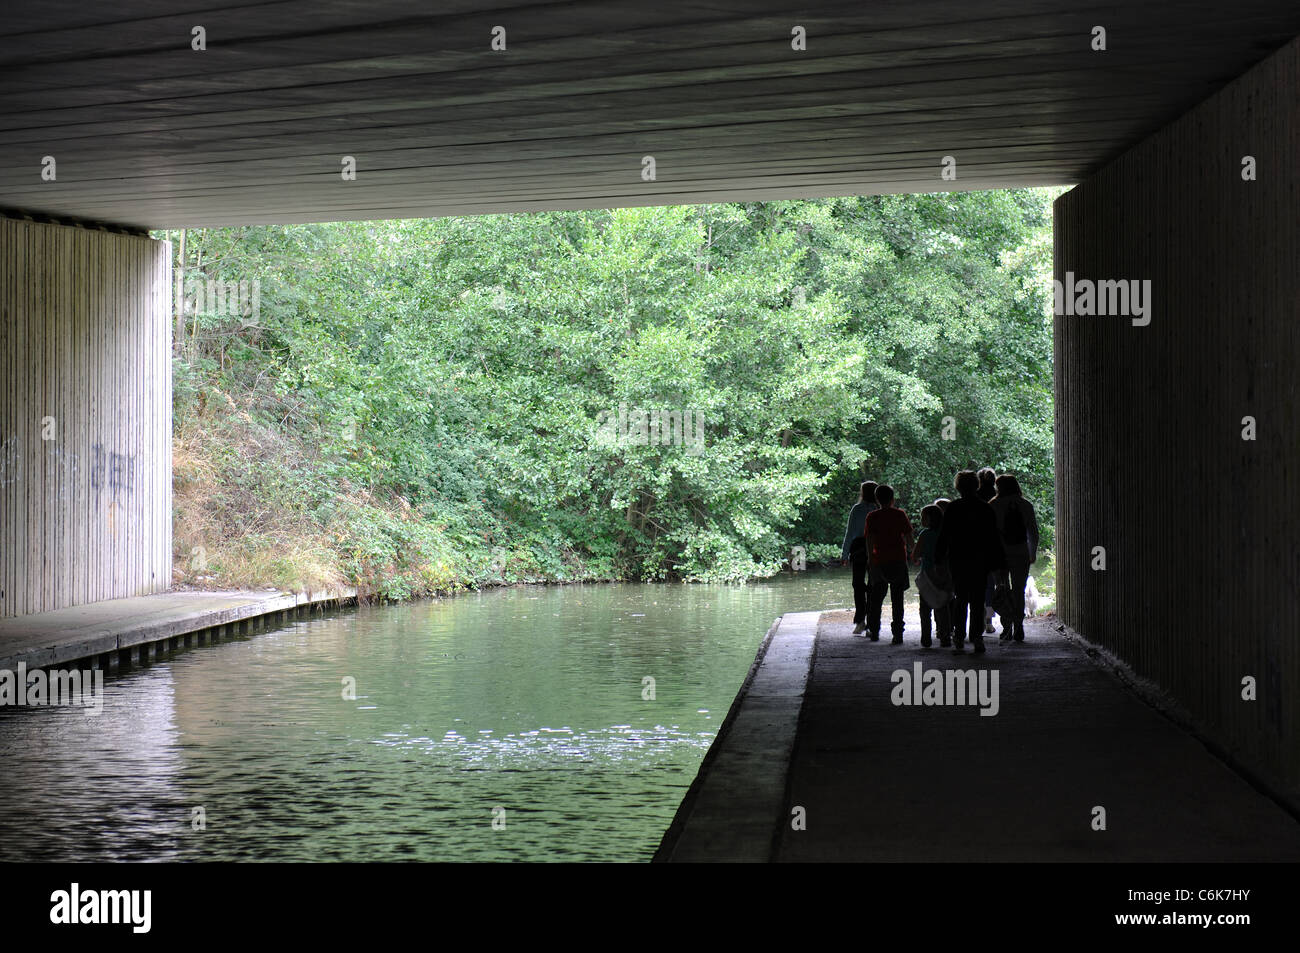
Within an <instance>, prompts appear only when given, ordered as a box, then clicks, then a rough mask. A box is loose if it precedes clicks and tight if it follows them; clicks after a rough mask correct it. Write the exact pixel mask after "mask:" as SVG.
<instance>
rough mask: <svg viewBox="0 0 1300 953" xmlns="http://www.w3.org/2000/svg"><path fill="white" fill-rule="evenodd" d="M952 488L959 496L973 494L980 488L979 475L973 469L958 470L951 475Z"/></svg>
mask: <svg viewBox="0 0 1300 953" xmlns="http://www.w3.org/2000/svg"><path fill="white" fill-rule="evenodd" d="M952 488H953V489H954V490H956V491H957V494H958V495H959V496H974V495H975V494H976V492H978V491H979V488H980V481H979V477H977V476H976V475H975V471H974V470H959V471H958V472H957V475H956V476H955V477H953V481H952Z"/></svg>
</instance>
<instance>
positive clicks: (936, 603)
mask: <svg viewBox="0 0 1300 953" xmlns="http://www.w3.org/2000/svg"><path fill="white" fill-rule="evenodd" d="M916 591H917V592H919V593H920V594H921V598H922V599H924V600H925V604H926V605H928V606H929V607H930V608H931V609H942V608H943V607H944V606H946V605H947V604H948V603H949V602H951V601H952V591H951V590H950V589H948V588H947V587H945V586H943V585H940V583H939V581H938V580H936V579H935V578H934V577H933V576H931V575H930V573H929V572H928V571H927V570H924V569H922V570H921V571H920V572H918V573H917V574H916Z"/></svg>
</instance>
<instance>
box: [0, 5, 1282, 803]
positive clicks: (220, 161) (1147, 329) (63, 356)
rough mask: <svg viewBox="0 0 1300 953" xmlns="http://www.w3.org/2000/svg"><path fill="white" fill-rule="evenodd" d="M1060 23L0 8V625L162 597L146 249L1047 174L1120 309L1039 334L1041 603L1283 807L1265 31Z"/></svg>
mask: <svg viewBox="0 0 1300 953" xmlns="http://www.w3.org/2000/svg"><path fill="white" fill-rule="evenodd" d="M1060 6H1061V5H1060V4H1059V2H1057V0H970V2H963V3H957V2H953V0H909V2H907V3H895V2H880V3H862V2H853V3H850V2H833V3H826V4H818V5H816V6H815V7H799V8H792V7H789V6H788V5H784V4H776V3H772V2H768V0H716V2H711V3H704V4H701V3H698V2H692V3H668V4H652V5H646V4H642V3H632V2H622V0H619V2H599V3H597V2H582V0H578V2H563V3H545V2H543V3H529V2H524V3H519V4H513V5H509V6H505V5H500V6H493V5H491V4H483V3H471V2H469V0H453V2H448V3H444V4H440V5H438V6H437V8H436V10H435V11H434V12H430V8H429V6H428V5H427V4H421V3H415V2H408V3H396V2H386V0H377V2H368V3H359V2H351V0H311V2H306V0H303V2H298V0H287V2H278V3H264V4H254V5H243V6H232V7H213V8H208V9H201V10H196V11H194V12H177V11H176V5H175V4H174V3H169V2H165V0H124V2H122V3H115V4H111V5H110V4H100V5H93V4H81V3H73V2H63V0H45V2H40V3H36V2H27V0H21V2H18V3H15V4H10V5H9V6H8V7H7V8H6V11H5V16H4V17H3V18H2V19H0V209H4V210H6V212H7V215H8V218H7V220H6V221H4V222H3V223H0V226H2V227H0V276H3V285H2V286H0V309H2V310H3V321H2V322H0V615H5V616H14V615H21V614H25V613H30V612H36V611H41V610H48V609H56V608H60V607H62V606H68V605H77V604H82V603H85V602H89V601H94V600H97V599H104V598H111V597H118V596H128V595H138V594H141V593H146V592H152V591H158V590H159V589H162V588H165V587H166V586H167V585H168V584H169V581H170V562H171V557H172V553H171V538H170V489H169V488H170V483H171V461H170V444H169V434H170V414H171V411H170V376H169V374H170V371H169V364H168V354H169V334H170V330H169V329H170V325H171V322H170V304H169V295H168V289H169V288H170V287H171V275H170V271H169V267H170V266H169V264H168V261H169V256H168V255H167V254H166V250H165V248H164V247H163V246H161V245H160V243H155V242H152V241H150V240H149V239H148V238H146V237H143V230H144V229H148V228H166V227H177V226H215V225H235V224H256V223H271V222H303V221H331V220H340V219H370V218H392V217H417V216H432V215H447V214H456V213H477V212H503V211H527V210H540V209H559V208H583V207H612V206H630V205H658V204H670V203H680V202H710V201H723V200H760V199H774V198H796V197H807V196H818V195H837V194H858V193H883V192H914V191H940V190H945V189H986V188H1001V187H1010V186H1024V185H1039V184H1073V183H1078V187H1077V188H1075V189H1074V190H1073V191H1071V192H1069V193H1067V194H1066V195H1064V196H1063V197H1062V198H1061V199H1060V200H1059V201H1058V204H1057V209H1056V213H1057V236H1056V250H1055V254H1056V263H1055V268H1056V272H1057V277H1058V279H1066V278H1067V276H1068V277H1070V278H1071V279H1072V280H1073V282H1074V283H1076V284H1078V283H1079V282H1081V281H1083V282H1093V281H1102V280H1124V281H1138V282H1143V281H1150V282H1151V285H1150V289H1151V291H1150V301H1149V304H1150V313H1149V315H1148V317H1149V322H1144V323H1141V324H1138V323H1134V322H1133V321H1131V320H1129V318H1128V317H1127V316H1124V315H1105V316H1099V315H1095V314H1094V315H1087V314H1073V315H1065V316H1060V317H1058V318H1057V321H1056V327H1055V359H1056V398H1057V401H1056V415H1057V420H1056V434H1057V447H1056V453H1057V507H1058V513H1059V517H1058V523H1059V525H1058V530H1057V532H1058V559H1059V567H1058V579H1059V588H1060V612H1061V616H1062V618H1063V620H1064V621H1065V622H1066V623H1068V624H1069V626H1070V627H1071V628H1073V629H1074V630H1076V631H1078V632H1080V633H1082V634H1083V635H1084V636H1086V637H1087V638H1089V639H1091V640H1093V641H1095V642H1098V643H1100V644H1102V645H1104V646H1105V647H1107V648H1109V649H1110V650H1112V651H1113V652H1114V653H1115V654H1116V655H1118V656H1119V657H1121V658H1122V659H1124V660H1125V661H1126V662H1127V663H1128V664H1129V665H1131V666H1132V667H1133V669H1134V670H1135V671H1136V672H1137V673H1138V674H1140V675H1142V676H1145V677H1147V678H1150V679H1152V680H1153V681H1154V682H1156V683H1157V684H1159V685H1160V686H1161V687H1162V688H1163V689H1164V690H1166V691H1167V692H1168V693H1169V694H1170V696H1171V697H1172V698H1173V699H1174V701H1175V702H1176V703H1177V704H1178V705H1180V706H1182V707H1184V708H1185V709H1186V711H1187V713H1188V714H1189V716H1190V717H1191V718H1192V719H1193V720H1194V721H1195V722H1197V723H1198V724H1199V725H1200V726H1201V727H1202V729H1203V730H1204V732H1205V733H1206V735H1207V736H1208V737H1210V738H1212V739H1213V740H1214V742H1215V743H1216V744H1217V745H1218V746H1219V747H1220V749H1221V750H1222V751H1223V753H1224V754H1225V755H1226V756H1227V757H1229V758H1230V759H1232V760H1234V761H1235V762H1236V763H1237V764H1239V765H1241V766H1242V767H1243V768H1245V769H1246V770H1248V771H1249V772H1251V773H1252V774H1253V775H1254V776H1255V777H1257V778H1258V779H1259V780H1260V781H1261V783H1263V784H1265V785H1267V786H1268V787H1269V788H1270V789H1272V790H1274V791H1276V792H1279V793H1280V795H1281V796H1282V797H1284V798H1286V799H1288V800H1290V801H1291V803H1293V804H1296V803H1300V754H1298V752H1300V745H1297V735H1298V733H1300V700H1298V698H1300V609H1298V608H1297V605H1296V601H1295V598H1294V587H1295V581H1296V579H1297V578H1300V542H1298V541H1300V525H1298V524H1300V513H1298V512H1297V508H1296V506H1295V505H1294V502H1293V501H1294V500H1295V499H1296V498H1297V495H1300V485H1298V484H1300V457H1298V456H1297V453H1296V436H1297V432H1298V431H1297V423H1298V421H1297V419H1296V415H1297V411H1296V409H1297V406H1300V401H1297V393H1296V386H1297V385H1296V377H1295V374H1294V371H1293V368H1292V365H1293V364H1294V361H1295V358H1296V356H1297V354H1298V353H1300V347H1298V346H1297V345H1300V341H1298V340H1297V333H1298V332H1297V327H1300V323H1298V320H1297V319H1300V268H1298V267H1297V265H1298V264H1300V214H1298V212H1300V173H1298V169H1300V122H1298V121H1297V113H1298V107H1297V90H1300V43H1297V41H1296V39H1295V38H1296V37H1297V34H1300V7H1298V6H1297V5H1296V4H1294V3H1293V2H1289V0H1288V2H1264V0H1242V2H1238V3H1234V4H1230V5H1224V4H1222V3H1220V2H1217V0H1193V2H1185V3H1177V4H1170V5H1169V6H1168V7H1167V8H1165V7H1157V6H1156V5H1154V4H1128V5H1113V4H1102V3H1089V2H1082V3H1078V4H1074V5H1072V6H1071V9H1070V10H1069V11H1068V12H1064V13H1063V12H1060V11H1059V10H1058V9H1057V8H1059V7H1060ZM498 27H500V28H502V29H500V30H498V29H496V28H498ZM1098 28H1100V30H1101V31H1104V49H1101V48H1099V47H1100V46H1101V44H1102V32H1099V29H1098ZM200 39H201V40H202V42H201V43H200ZM494 45H495V46H496V47H502V46H503V47H504V48H494ZM199 46H202V47H203V48H202V49H198V48H196V47H199ZM348 157H350V158H351V159H352V160H354V161H355V171H356V175H355V178H348V177H345V176H344V175H343V174H342V173H343V171H344V169H345V168H346V165H345V161H346V159H347V158H348ZM647 157H653V159H654V175H653V177H651V176H650V175H649V174H648V167H647V163H646V161H645V160H646V159H647ZM945 157H951V159H952V162H951V163H948V164H946V165H947V168H948V169H949V171H950V175H951V172H952V171H954V170H955V178H951V177H948V178H945V177H944V171H945V162H944V159H945ZM1247 418H1249V420H1250V423H1249V424H1247V422H1246V421H1247ZM51 421H52V422H53V423H52V424H51ZM51 428H52V429H51ZM1248 432H1249V434H1250V437H1246V436H1245V435H1246V434H1247V433H1248ZM1099 548H1100V549H1101V550H1104V558H1105V563H1104V565H1105V568H1104V569H1102V568H1097V567H1098V566H1099V563H1098V556H1097V554H1098V550H1099ZM1247 683H1249V684H1253V685H1254V686H1255V687H1254V688H1253V692H1254V696H1253V698H1254V700H1251V699H1250V698H1247V697H1244V694H1245V693H1244V690H1243V686H1244V685H1245V684H1247Z"/></svg>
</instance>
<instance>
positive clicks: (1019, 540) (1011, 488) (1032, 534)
mask: <svg viewBox="0 0 1300 953" xmlns="http://www.w3.org/2000/svg"><path fill="white" fill-rule="evenodd" d="M997 488H998V495H997V496H995V497H993V501H992V502H991V503H990V504H989V505H990V506H991V507H993V515H994V516H996V517H997V521H998V535H999V536H1000V537H1001V538H1002V548H1003V549H1004V550H1005V551H1006V554H1007V570H1008V573H1009V574H1010V576H1011V606H1012V615H1011V618H1010V619H1003V620H1002V638H1003V639H1015V640H1016V641H1017V642H1023V641H1025V583H1026V582H1028V581H1029V567H1030V566H1031V565H1033V563H1034V560H1035V559H1037V558H1038V519H1037V517H1035V516H1034V507H1033V504H1032V503H1030V502H1029V501H1028V500H1027V499H1025V498H1024V496H1022V495H1021V493H1020V483H1019V481H1017V480H1016V478H1015V477H1014V476H1012V475H1011V474H1010V473H1004V474H1002V475H1001V476H999V477H998V479H997Z"/></svg>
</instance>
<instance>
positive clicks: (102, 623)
mask: <svg viewBox="0 0 1300 953" xmlns="http://www.w3.org/2000/svg"><path fill="white" fill-rule="evenodd" d="M355 600H356V590H354V589H343V590H336V591H329V592H320V593H313V594H310V595H309V594H307V593H284V592H203V591H198V592H167V593H159V594H157V595H152V596H137V597H134V598H130V599H112V600H109V601H106V602H93V603H88V604H86V605H80V606H71V607H69V608H66V609H57V610H55V611H53V612H40V613H36V614H34V615H27V616H18V617H17V618H12V619H4V620H0V668H3V669H10V670H13V669H15V668H16V667H17V666H18V664H19V663H20V662H21V663H23V664H25V665H26V667H27V668H28V669H36V668H50V667H52V666H56V665H73V664H78V663H84V664H91V665H96V666H105V667H106V665H108V664H117V663H118V662H119V660H122V656H123V654H126V655H128V656H129V655H130V654H131V653H132V652H133V650H134V654H135V655H136V656H137V657H140V658H148V657H149V656H151V655H156V654H157V652H158V651H165V650H167V649H174V648H178V647H180V643H181V642H182V640H183V641H184V644H185V645H190V644H192V642H193V636H195V635H196V634H197V635H198V641H199V642H203V641H204V640H205V636H209V637H211V638H214V639H215V638H220V637H222V636H223V635H225V634H228V631H229V630H230V629H234V630H235V631H240V630H242V631H250V630H251V629H252V628H253V626H254V625H255V624H256V622H257V620H259V619H264V618H265V617H266V616H270V615H276V614H285V615H287V614H289V613H296V612H299V611H304V610H307V609H310V608H314V607H321V608H323V607H325V606H328V605H344V604H348V603H351V602H354V601H355ZM229 634H233V632H229Z"/></svg>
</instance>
